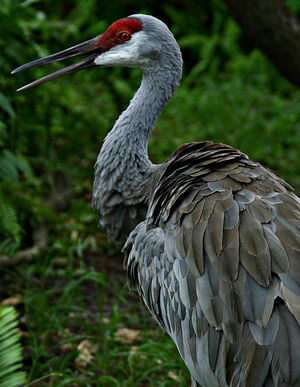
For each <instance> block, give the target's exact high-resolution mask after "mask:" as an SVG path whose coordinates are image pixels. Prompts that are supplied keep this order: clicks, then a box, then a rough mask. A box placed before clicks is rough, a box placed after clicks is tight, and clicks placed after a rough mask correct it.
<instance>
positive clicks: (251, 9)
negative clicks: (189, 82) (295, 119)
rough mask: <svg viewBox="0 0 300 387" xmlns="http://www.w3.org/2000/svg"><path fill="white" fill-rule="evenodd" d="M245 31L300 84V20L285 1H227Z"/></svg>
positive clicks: (284, 71) (256, 44)
mask: <svg viewBox="0 0 300 387" xmlns="http://www.w3.org/2000/svg"><path fill="white" fill-rule="evenodd" d="M223 1H224V3H225V4H227V6H228V8H229V11H230V13H231V15H232V17H233V18H234V19H235V20H236V22H237V23H238V24H239V25H240V26H241V27H242V29H243V31H244V33H245V34H246V35H247V36H248V38H249V39H250V40H251V41H252V43H253V44H254V45H255V46H256V47H258V48H259V49H260V50H262V52H263V53H264V54H265V55H266V56H267V57H268V58H269V60H270V61H271V62H272V63H273V64H274V65H275V66H276V67H277V68H278V70H279V71H280V73H281V74H282V75H283V76H285V77H286V78H287V79H288V80H289V81H291V82H293V83H294V84H295V85H297V86H300V22H299V20H298V18H297V17H296V15H295V14H293V12H292V11H291V10H290V9H289V8H288V7H287V5H286V4H285V2H284V0H223Z"/></svg>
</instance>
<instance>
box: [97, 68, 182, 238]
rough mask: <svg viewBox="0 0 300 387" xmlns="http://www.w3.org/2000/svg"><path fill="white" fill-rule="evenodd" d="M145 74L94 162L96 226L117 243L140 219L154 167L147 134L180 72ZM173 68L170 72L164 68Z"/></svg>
mask: <svg viewBox="0 0 300 387" xmlns="http://www.w3.org/2000/svg"><path fill="white" fill-rule="evenodd" d="M169 66H170V68H169V69H168V70H169V71H159V72H156V73H155V72H146V73H144V75H143V79H142V83H141V86H140V88H139V89H138V91H137V92H136V94H135V96H134V97H133V99H132V100H131V102H130V105H129V106H128V108H127V110H125V111H124V112H123V113H122V114H121V115H120V117H119V118H118V120H117V122H116V123H115V125H114V127H113V129H112V130H111V132H110V133H109V134H108V135H107V137H106V139H105V141H104V144H103V146H102V149H101V151H100V153H99V156H98V159H97V162H96V165H95V180H94V187H93V199H92V205H93V207H95V208H96V209H97V210H98V211H99V218H100V225H101V226H103V227H105V228H106V229H107V232H108V235H109V236H110V237H111V238H112V239H114V240H116V241H119V242H120V243H123V242H124V241H125V240H126V238H127V236H128V235H129V233H130V232H131V231H132V230H133V228H134V227H136V225H137V224H138V223H139V222H141V221H142V220H144V219H145V216H146V212H147V207H148V200H149V196H150V195H151V193H152V192H150V191H151V183H152V180H153V175H154V173H155V171H156V169H157V166H155V165H153V164H152V163H151V161H150V160H149V157H148V137H149V135H150V133H151V132H152V130H153V126H154V124H155V122H156V120H157V118H158V116H159V115H160V113H161V111H162V109H163V108H164V106H165V105H166V104H167V102H168V101H169V100H170V98H171V97H172V95H173V93H174V91H175V89H176V86H177V85H178V83H179V79H180V75H181V71H180V72H179V75H178V73H177V74H176V76H175V75H174V68H173V69H172V68H171V67H172V64H171V63H169ZM170 70H173V71H170Z"/></svg>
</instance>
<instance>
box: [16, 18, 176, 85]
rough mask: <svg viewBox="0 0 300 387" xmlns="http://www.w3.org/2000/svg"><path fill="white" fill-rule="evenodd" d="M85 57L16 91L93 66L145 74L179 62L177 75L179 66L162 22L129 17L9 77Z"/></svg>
mask: <svg viewBox="0 0 300 387" xmlns="http://www.w3.org/2000/svg"><path fill="white" fill-rule="evenodd" d="M86 54H88V55H89V56H88V57H87V58H85V59H82V60H81V61H79V62H76V63H74V64H72V65H70V66H68V67H65V68H63V69H61V70H58V71H56V72H55V73H52V74H50V75H47V76H45V77H43V78H41V79H38V80H37V81H34V82H31V83H29V84H28V85H25V86H23V87H21V88H20V89H18V90H19V91H20V90H25V89H29V88H31V87H34V86H38V85H40V84H42V83H45V82H48V81H51V80H53V79H56V78H59V77H62V76H63V75H66V74H70V73H73V72H76V71H79V70H83V69H87V68H91V67H95V66H127V67H137V68H139V69H141V70H142V71H144V72H146V71H151V69H152V70H153V69H155V68H157V67H158V66H159V65H161V64H162V63H163V62H168V63H169V65H170V66H174V63H175V65H176V64H177V63H178V67H180V70H179V72H180V71H181V64H182V61H181V54H180V49H179V47H178V45H177V43H176V40H175V39H174V37H173V35H172V33H171V32H170V31H169V29H168V27H167V26H166V25H165V24H164V23H163V22H162V21H160V20H158V19H156V18H154V17H153V16H149V15H132V16H129V17H127V18H125V19H120V20H117V21H116V22H114V23H113V24H112V25H110V26H109V27H108V28H107V30H106V31H105V32H104V33H103V34H102V35H99V36H97V37H95V38H93V39H90V40H88V41H86V42H83V43H80V44H78V45H76V46H73V47H71V48H68V49H66V50H63V51H60V52H58V53H56V54H52V55H50V56H48V57H45V58H41V59H37V60H34V61H33V62H30V63H27V64H24V65H23V66H20V67H18V68H16V69H15V70H13V71H12V74H14V73H16V72H18V71H22V70H25V69H28V68H30V67H36V66H40V65H44V64H47V63H51V62H55V61H61V60H64V59H68V58H71V57H75V56H78V55H86ZM168 56H169V57H168ZM174 61H175V62H174ZM173 62H174V63H173Z"/></svg>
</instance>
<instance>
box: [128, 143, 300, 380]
mask: <svg viewBox="0 0 300 387" xmlns="http://www.w3.org/2000/svg"><path fill="white" fill-rule="evenodd" d="M265 182H267V184H266V183H265ZM266 187H267V188H266ZM125 250H126V252H127V258H126V261H125V267H126V269H127V270H128V274H129V280H130V283H131V286H132V287H133V288H134V289H136V290H137V291H138V292H139V294H140V296H141V297H142V299H143V301H144V303H145V305H146V306H147V307H148V309H149V311H150V312H151V313H152V315H153V316H154V317H155V319H156V320H157V321H158V322H159V323H160V325H161V326H162V327H163V328H164V329H166V331H167V332H168V334H169V335H170V336H171V337H172V339H173V340H174V342H175V343H176V345H177V347H178V350H179V352H180V354H181V356H182V358H183V360H184V361H185V363H186V365H187V367H188V368H189V370H190V372H191V374H192V378H193V383H194V385H201V386H207V387H208V386H209V387H210V386H255V387H256V386H264V385H268V386H291V385H297V383H300V369H299V364H300V351H299V348H300V344H299V346H298V347H297V349H296V344H295V343H299V341H300V327H299V321H300V278H299V273H300V201H299V199H298V198H297V197H296V196H295V195H294V194H293V193H292V192H291V188H290V187H289V186H288V185H287V184H286V183H285V182H283V181H282V180H281V179H280V178H279V177H278V176H276V175H275V174H273V173H272V172H271V171H269V170H267V169H266V168H263V167H262V166H260V165H259V164H258V163H254V162H253V161H251V160H249V159H248V158H247V156H245V155H243V154H242V153H240V152H239V151H237V150H235V149H232V148H230V147H228V146H225V145H222V144H213V143H210V142H203V143H192V144H186V145H184V146H181V147H180V148H178V149H177V150H176V151H175V152H174V154H173V155H172V156H171V157H170V159H169V160H168V161H167V162H166V163H165V164H164V165H162V166H161V168H160V170H158V171H157V175H156V186H155V190H154V192H153V195H152V197H151V198H150V205H149V209H148V214H147V217H146V220H145V221H144V222H142V223H140V224H139V225H138V226H137V228H136V229H135V230H134V231H133V232H132V233H131V235H130V237H129V238H128V240H127V243H126V245H125ZM297 320H298V322H297ZM292 340H295V343H294V342H292ZM281 346H283V348H284V349H285V352H284V353H283V351H282V349H281ZM297 361H298V366H296V363H297Z"/></svg>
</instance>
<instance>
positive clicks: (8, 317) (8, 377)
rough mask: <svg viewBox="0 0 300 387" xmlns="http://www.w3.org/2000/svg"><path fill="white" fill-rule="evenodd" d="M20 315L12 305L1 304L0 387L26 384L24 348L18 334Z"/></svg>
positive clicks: (17, 386)
mask: <svg viewBox="0 0 300 387" xmlns="http://www.w3.org/2000/svg"><path fill="white" fill-rule="evenodd" d="M17 318H18V315H17V312H16V311H15V309H14V308H13V307H12V306H0V387H19V386H21V385H24V384H25V379H26V374H25V372H23V371H21V368H22V348H21V345H20V336H19V334H18V321H17Z"/></svg>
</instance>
